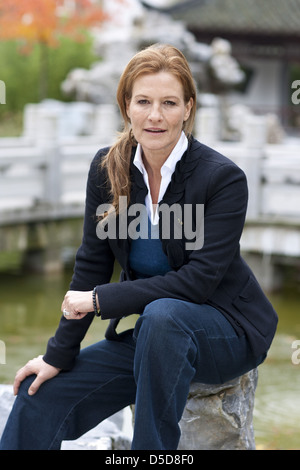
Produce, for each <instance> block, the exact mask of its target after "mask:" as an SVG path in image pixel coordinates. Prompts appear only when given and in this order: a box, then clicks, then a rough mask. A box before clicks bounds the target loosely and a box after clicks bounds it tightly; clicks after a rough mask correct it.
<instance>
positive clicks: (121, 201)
mask: <svg viewBox="0 0 300 470" xmlns="http://www.w3.org/2000/svg"><path fill="white" fill-rule="evenodd" d="M117 99H118V104H119V107H120V110H121V114H122V116H123V119H124V131H123V133H122V134H121V135H120V137H119V139H118V141H117V142H116V143H115V145H113V146H112V147H111V148H110V149H102V150H100V151H99V152H98V153H97V155H96V157H95V158H94V160H93V162H92V164H91V168H90V172H89V176H88V182H87V198H86V213H85V221H84V234H83V240H82V244H81V247H80V248H79V250H78V253H77V257H76V263H75V269H74V275H73V279H72V282H71V286H70V290H69V291H68V292H67V294H66V296H65V298H64V300H63V303H62V311H63V313H64V315H63V316H62V318H61V321H60V324H59V327H58V329H57V331H56V333H55V335H54V337H53V338H51V339H50V340H49V343H48V347H47V351H46V354H45V355H44V357H42V356H40V357H38V358H36V359H34V360H32V361H29V363H28V364H26V365H25V366H24V367H23V368H22V369H21V370H20V371H19V372H18V373H17V375H16V379H15V384H14V390H15V394H17V395H18V396H17V399H16V401H15V405H14V408H13V411H12V413H11V415H10V418H9V420H8V423H7V426H6V429H5V431H4V434H3V438H2V448H3V449H59V448H60V445H61V441H62V440H67V439H75V438H77V437H79V436H80V435H82V434H83V433H84V432H86V431H87V430H89V429H91V428H92V427H94V426H95V425H97V424H98V423H99V422H101V421H102V420H104V419H106V418H107V417H109V416H110V415H112V414H113V413H115V412H117V411H119V410H121V409H122V408H124V407H125V406H127V405H129V404H131V403H135V427H134V436H133V442H132V449H153V450H154V449H176V448H177V445H178V441H179V438H180V431H179V426H178V422H179V420H180V418H181V415H182V412H183V410H184V407H185V404H186V399H187V395H188V391H189V386H190V383H191V382H192V381H199V382H206V383H222V382H225V381H227V380H229V379H232V378H234V377H236V376H239V375H241V374H243V373H245V372H247V371H249V370H251V369H253V368H254V367H256V366H257V365H258V364H260V363H261V362H262V361H263V360H264V358H265V357H266V354H267V351H268V348H269V347H270V344H271V341H272V338H273V336H274V333H275V329H276V324H277V316H276V313H275V311H274V310H273V308H272V306H271V304H270V303H269V301H268V300H267V299H266V297H265V295H264V294H263V292H262V290H261V289H260V287H259V285H258V283H257V281H256V279H255V277H254V275H253V273H252V272H251V270H250V269H249V267H248V266H247V265H246V263H245V262H244V261H243V259H242V258H241V256H240V249H239V240H240V236H241V233H242V230H243V226H244V220H245V214H246V206H247V183H246V178H245V175H244V173H243V172H242V171H241V170H240V169H239V168H238V167H237V166H236V165H235V164H234V163H233V162H231V161H230V160H229V159H227V158H225V157H224V156H222V155H220V154H218V153H217V152H215V151H214V150H212V149H210V148H208V147H206V146H205V145H202V144H201V143H199V142H198V141H197V140H195V139H194V138H193V137H192V136H191V131H192V128H193V123H194V117H195V110H196V90H195V86H194V81H193V78H192V76H191V72H190V69H189V66H188V64H187V62H186V59H185V57H184V56H183V54H182V53H181V52H180V51H178V50H177V49H176V48H174V47H172V46H162V45H155V46H152V47H149V48H147V49H145V50H143V51H141V52H139V53H138V54H136V55H135V56H134V57H133V59H132V60H131V61H130V62H129V64H128V66H127V67H126V69H125V71H124V73H123V75H122V77H121V79H120V83H119V87H118V93H117ZM166 208H169V211H167V210H166ZM143 209H144V210H143ZM163 209H164V210H163ZM173 209H174V210H173ZM198 209H199V210H198ZM199 214H204V218H202V217H201V218H200V217H199ZM99 216H100V217H99ZM100 219H101V221H99V220H100ZM202 219H203V220H202ZM115 260H117V261H118V262H119V264H120V265H121V267H122V276H121V278H122V279H121V281H122V282H120V283H110V279H111V275H112V271H113V264H114V261H115ZM130 314H140V316H139V317H138V320H137V322H136V325H135V328H134V329H132V330H129V331H128V330H127V331H123V332H121V333H118V334H117V333H116V325H117V324H118V322H119V320H120V318H121V317H123V316H126V315H130ZM95 316H101V318H102V319H108V318H110V319H111V322H110V325H109V328H108V330H107V333H106V338H105V339H104V340H103V341H101V342H99V343H97V344H95V345H92V346H90V347H88V348H85V349H83V350H82V351H81V352H80V353H79V349H80V342H81V340H82V339H83V337H84V336H85V333H86V331H87V329H88V327H89V325H90V323H91V322H92V321H93V319H94V317H95ZM96 321H97V320H96ZM121 323H122V322H121ZM49 379H51V380H49ZM45 409H49V411H50V413H45V412H44V410H45Z"/></svg>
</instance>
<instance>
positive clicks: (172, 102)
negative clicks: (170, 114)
mask: <svg viewBox="0 0 300 470" xmlns="http://www.w3.org/2000/svg"><path fill="white" fill-rule="evenodd" d="M165 104H166V105H167V106H176V103H175V101H170V100H168V101H165Z"/></svg>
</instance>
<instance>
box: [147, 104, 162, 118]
mask: <svg viewBox="0 0 300 470" xmlns="http://www.w3.org/2000/svg"><path fill="white" fill-rule="evenodd" d="M149 120H150V121H161V120H162V113H161V109H160V106H158V105H153V106H151V109H150V113H149Z"/></svg>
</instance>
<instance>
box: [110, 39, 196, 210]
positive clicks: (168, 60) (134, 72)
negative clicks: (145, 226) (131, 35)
mask: <svg viewBox="0 0 300 470" xmlns="http://www.w3.org/2000/svg"><path fill="white" fill-rule="evenodd" d="M159 72H169V73H171V74H173V75H174V76H175V77H176V78H177V79H178V80H179V81H180V82H181V84H182V87H183V92H184V100H185V103H188V102H189V100H190V98H192V99H193V106H192V109H191V112H190V116H189V118H188V119H187V120H186V121H185V122H184V123H183V131H184V132H185V134H186V135H187V137H189V136H190V135H191V133H192V130H193V125H194V120H195V113H196V87H195V83H194V79H193V77H192V74H191V71H190V67H189V65H188V62H187V60H186V58H185V56H184V55H183V54H182V52H181V51H179V50H178V49H177V48H176V47H174V46H170V45H162V44H154V45H152V46H150V47H148V48H146V49H144V50H142V51H140V52H138V53H137V54H136V55H135V56H134V57H133V58H132V59H131V60H130V62H129V63H128V65H127V66H126V68H125V70H124V72H123V74H122V76H121V78H120V81H119V86H118V90H117V101H118V105H119V108H120V112H121V115H122V117H123V121H124V129H123V131H122V132H121V133H120V134H119V137H118V140H117V141H116V143H115V144H114V145H113V146H112V147H111V148H110V150H109V152H108V154H107V155H106V156H105V158H104V160H103V162H102V167H103V168H105V169H106V171H107V175H108V179H109V183H110V191H111V196H112V201H111V202H112V204H113V206H114V208H115V210H116V211H117V212H118V211H119V196H127V201H128V203H129V197H130V160H131V153H132V147H133V146H136V145H137V142H136V140H135V138H134V136H133V133H132V130H131V125H130V120H129V118H128V116H127V112H126V103H128V101H130V100H131V98H132V89H133V84H134V82H135V80H136V79H137V78H138V77H140V76H141V75H148V74H155V73H159Z"/></svg>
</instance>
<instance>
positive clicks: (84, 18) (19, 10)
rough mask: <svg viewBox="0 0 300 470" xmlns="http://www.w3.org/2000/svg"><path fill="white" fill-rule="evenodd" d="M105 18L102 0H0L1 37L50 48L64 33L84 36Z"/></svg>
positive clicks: (75, 37)
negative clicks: (99, 0) (96, 0)
mask: <svg viewBox="0 0 300 470" xmlns="http://www.w3.org/2000/svg"><path fill="white" fill-rule="evenodd" d="M106 19H107V15H106V14H105V13H104V12H103V10H102V8H101V6H100V4H99V2H98V3H97V2H95V1H92V0H67V1H66V0H0V39H4V40H5V39H21V40H23V41H24V42H25V43H26V44H29V45H32V44H34V43H43V44H45V45H47V46H50V47H51V46H55V45H58V43H59V37H61V36H68V37H71V38H73V39H74V40H80V39H82V37H83V34H82V33H83V31H84V30H86V29H88V28H91V27H93V26H99V25H100V24H101V23H102V22H103V21H105V20H106Z"/></svg>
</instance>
